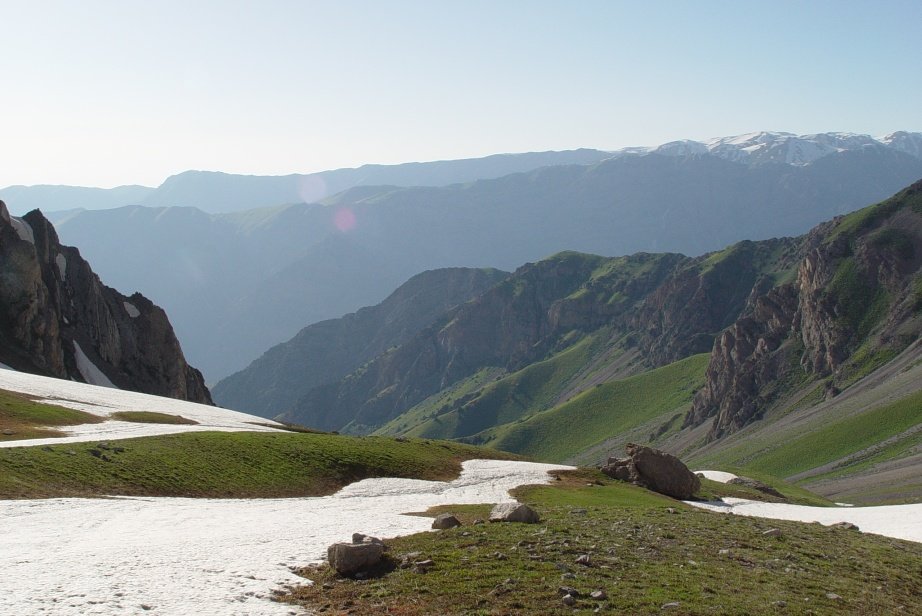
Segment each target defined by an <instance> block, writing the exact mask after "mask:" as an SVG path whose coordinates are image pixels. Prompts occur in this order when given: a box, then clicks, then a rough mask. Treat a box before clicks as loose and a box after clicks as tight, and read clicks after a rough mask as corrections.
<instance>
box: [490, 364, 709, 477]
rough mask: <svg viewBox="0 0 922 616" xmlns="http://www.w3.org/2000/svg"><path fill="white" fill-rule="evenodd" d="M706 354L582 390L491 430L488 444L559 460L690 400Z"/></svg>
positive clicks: (665, 413)
mask: <svg viewBox="0 0 922 616" xmlns="http://www.w3.org/2000/svg"><path fill="white" fill-rule="evenodd" d="M707 358H708V356H707V354H701V355H695V356H692V357H689V358H687V359H683V360H681V361H678V362H675V363H674V364H670V365H668V366H664V367H662V368H658V369H656V370H651V371H650V372H646V373H643V374H639V375H637V376H633V377H630V378H627V379H624V380H620V381H612V382H609V383H605V384H603V385H600V386H598V387H595V388H593V389H591V390H589V391H586V392H583V393H582V394H580V395H579V396H577V397H575V398H573V399H572V400H570V401H569V402H566V403H564V404H561V405H560V406H558V407H556V408H554V409H551V410H549V411H546V412H543V413H539V414H537V415H534V416H533V417H530V418H529V419H526V420H525V421H522V422H520V423H513V424H509V425H506V426H501V427H500V428H498V429H496V430H494V431H491V432H490V433H488V436H489V437H492V439H491V440H485V441H484V442H485V444H487V445H489V446H490V447H495V448H497V449H501V450H503V451H513V452H515V453H520V454H523V455H527V456H532V457H534V458H537V459H540V460H548V461H560V460H565V459H567V458H568V457H570V456H573V455H574V454H576V453H578V452H580V451H584V450H586V449H588V448H589V447H591V446H592V445H594V444H596V443H598V442H600V441H603V440H605V439H607V438H608V437H610V436H613V435H617V434H620V433H623V432H626V431H628V430H630V429H631V428H634V427H636V426H638V425H642V424H645V423H648V422H650V421H651V420H654V419H656V418H660V417H662V418H664V419H666V418H668V417H669V416H671V415H672V414H674V413H676V412H677V409H680V408H682V407H684V406H685V405H687V404H688V403H689V402H690V401H691V398H692V394H693V393H694V391H695V389H697V388H698V387H699V386H700V385H701V383H702V381H703V378H704V369H705V367H706V365H707Z"/></svg>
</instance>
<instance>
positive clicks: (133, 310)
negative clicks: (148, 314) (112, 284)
mask: <svg viewBox="0 0 922 616" xmlns="http://www.w3.org/2000/svg"><path fill="white" fill-rule="evenodd" d="M122 305H123V306H125V312H127V313H128V316H129V317H131V318H132V319H137V318H138V317H139V316H141V311H140V310H138V307H137V306H135V305H134V304H132V303H131V302H122Z"/></svg>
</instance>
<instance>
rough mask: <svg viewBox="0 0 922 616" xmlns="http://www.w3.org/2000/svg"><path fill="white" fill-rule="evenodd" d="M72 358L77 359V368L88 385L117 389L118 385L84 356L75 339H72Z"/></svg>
mask: <svg viewBox="0 0 922 616" xmlns="http://www.w3.org/2000/svg"><path fill="white" fill-rule="evenodd" d="M74 359H75V360H76V361H77V370H79V371H80V374H81V375H82V376H83V380H84V381H86V382H87V383H89V384H90V385H99V386H101V387H112V388H113V389H118V387H116V386H115V384H114V383H113V382H112V381H110V380H109V377H107V376H106V375H105V374H104V373H103V371H102V370H100V369H99V368H98V367H97V366H96V364H94V363H93V362H91V361H90V358H89V357H87V356H86V353H84V352H83V349H81V348H80V345H79V344H78V343H77V341H76V340H74Z"/></svg>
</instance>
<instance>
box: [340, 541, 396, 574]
mask: <svg viewBox="0 0 922 616" xmlns="http://www.w3.org/2000/svg"><path fill="white" fill-rule="evenodd" d="M383 555H384V545H383V544H381V543H372V542H364V543H334V544H333V545H331V546H330V547H328V548H327V560H328V561H329V563H330V566H331V567H333V568H334V569H336V571H337V573H340V574H341V575H352V574H355V573H358V572H359V571H367V570H368V569H371V568H372V567H374V566H375V565H377V564H378V563H379V562H380V561H381V557H382V556H383Z"/></svg>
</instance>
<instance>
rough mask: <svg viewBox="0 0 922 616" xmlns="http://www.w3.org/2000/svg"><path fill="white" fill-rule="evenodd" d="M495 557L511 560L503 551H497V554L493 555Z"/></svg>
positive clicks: (496, 558)
mask: <svg viewBox="0 0 922 616" xmlns="http://www.w3.org/2000/svg"><path fill="white" fill-rule="evenodd" d="M493 558H494V559H495V560H509V557H508V556H506V555H505V554H503V553H502V552H497V553H496V554H494V555H493Z"/></svg>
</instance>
